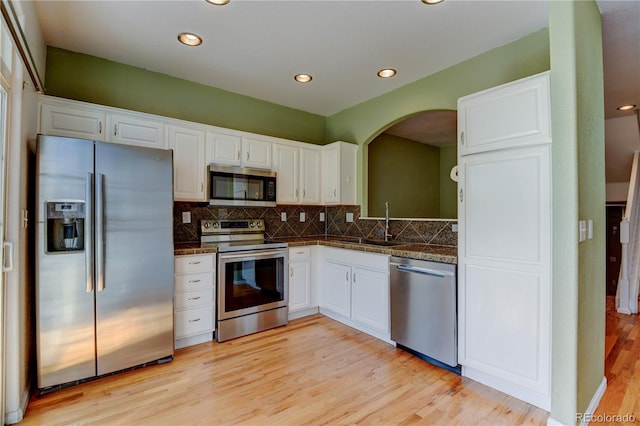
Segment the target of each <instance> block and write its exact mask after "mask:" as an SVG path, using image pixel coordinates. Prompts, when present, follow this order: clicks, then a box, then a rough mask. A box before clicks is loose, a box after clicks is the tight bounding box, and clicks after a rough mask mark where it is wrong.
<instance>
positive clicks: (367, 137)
mask: <svg viewBox="0 0 640 426" xmlns="http://www.w3.org/2000/svg"><path fill="white" fill-rule="evenodd" d="M548 69H549V32H548V30H547V29H542V30H540V31H538V32H535V33H533V34H530V35H528V36H526V37H523V38H521V39H519V40H516V41H514V42H511V43H509V44H506V45H504V46H501V47H498V48H496V49H493V50H490V51H488V52H486V53H483V54H481V55H479V56H476V57H474V58H471V59H469V60H467V61H464V62H461V63H459V64H456V65H453V66H451V67H449V68H446V69H444V70H442V71H440V72H437V73H435V74H432V75H430V76H427V77H425V78H423V79H421V80H418V81H415V82H413V83H411V84H407V85H405V86H402V87H400V88H398V89H396V90H394V91H391V92H389V93H387V94H385V95H382V96H379V97H376V98H373V99H370V100H368V101H366V102H363V103H361V104H358V105H356V106H354V107H351V108H348V109H345V110H343V111H341V112H339V113H337V114H335V115H332V116H330V117H328V118H327V141H334V140H342V141H346V142H351V143H357V144H358V145H360V146H361V147H362V149H361V150H359V154H358V162H357V164H358V176H359V177H360V179H358V201H359V202H360V203H361V205H362V210H363V214H367V208H368V203H367V200H366V197H364V194H367V191H368V189H367V183H366V180H365V179H362V177H364V176H367V161H366V158H367V155H368V147H367V144H368V143H369V141H371V140H372V139H373V138H374V137H375V136H377V135H378V134H380V133H381V132H382V131H383V130H385V129H386V128H388V127H390V126H392V125H393V124H395V123H397V122H398V121H401V120H402V119H404V118H406V117H409V116H411V115H415V114H416V113H418V112H422V111H429V110H441V109H449V110H456V109H457V99H458V98H459V97H461V96H464V95H468V94H470V93H475V92H477V91H480V90H483V89H487V88H490V87H494V86H497V85H499V84H503V83H507V82H509V81H513V80H517V79H519V78H522V77H527V76H529V75H533V74H537V73H540V72H543V71H547V70H548Z"/></svg>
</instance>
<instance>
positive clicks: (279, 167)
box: [273, 143, 320, 204]
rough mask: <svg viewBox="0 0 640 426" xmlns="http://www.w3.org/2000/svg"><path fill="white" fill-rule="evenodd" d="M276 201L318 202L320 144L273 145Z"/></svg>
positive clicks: (295, 202) (294, 202) (293, 202)
mask: <svg viewBox="0 0 640 426" xmlns="http://www.w3.org/2000/svg"><path fill="white" fill-rule="evenodd" d="M273 156H274V161H273V168H274V170H275V171H276V172H277V173H278V180H277V184H278V188H277V198H278V203H282V204H284V203H290V204H319V203H320V147H318V148H313V147H305V148H299V147H297V146H293V145H284V144H277V143H276V144H274V147H273Z"/></svg>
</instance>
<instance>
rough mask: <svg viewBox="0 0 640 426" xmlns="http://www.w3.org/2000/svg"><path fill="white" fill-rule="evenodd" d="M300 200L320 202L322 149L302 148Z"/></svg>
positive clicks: (312, 202) (306, 202) (311, 202)
mask: <svg viewBox="0 0 640 426" xmlns="http://www.w3.org/2000/svg"><path fill="white" fill-rule="evenodd" d="M300 188H301V190H302V193H301V194H300V201H301V202H302V203H305V204H317V203H319V202H320V151H319V150H314V149H307V148H302V149H300Z"/></svg>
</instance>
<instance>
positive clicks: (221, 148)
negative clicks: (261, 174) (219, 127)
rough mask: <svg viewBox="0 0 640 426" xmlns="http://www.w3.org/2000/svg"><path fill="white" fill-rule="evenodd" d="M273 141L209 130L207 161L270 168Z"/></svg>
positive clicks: (227, 164) (236, 165) (209, 162)
mask: <svg viewBox="0 0 640 426" xmlns="http://www.w3.org/2000/svg"><path fill="white" fill-rule="evenodd" d="M271 149H272V143H271V142H269V141H264V140H260V139H256V138H249V137H246V136H240V135H233V134H223V133H218V132H207V163H208V164H212V163H215V164H222V165H226V166H235V167H248V168H253V169H267V170H270V169H271V166H272V158H271V155H272V153H271Z"/></svg>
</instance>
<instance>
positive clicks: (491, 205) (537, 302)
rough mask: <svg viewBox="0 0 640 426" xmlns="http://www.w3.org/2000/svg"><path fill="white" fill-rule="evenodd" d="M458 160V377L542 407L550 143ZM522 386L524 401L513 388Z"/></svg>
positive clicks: (546, 372) (546, 375)
mask: <svg viewBox="0 0 640 426" xmlns="http://www.w3.org/2000/svg"><path fill="white" fill-rule="evenodd" d="M459 161H460V164H459V173H460V178H459V179H460V180H459V183H458V185H459V191H460V193H459V194H458V195H459V207H458V209H459V210H458V211H459V212H460V215H459V221H458V226H459V228H458V229H459V251H458V262H459V266H458V280H459V281H458V283H459V287H458V289H459V292H458V303H459V324H458V331H459V336H460V340H459V361H460V364H462V365H463V366H464V367H463V368H464V371H463V374H465V375H466V376H468V377H471V378H472V379H475V380H479V381H482V379H481V377H484V378H487V377H493V378H496V379H498V380H499V381H501V383H509V384H510V385H509V386H508V388H506V387H502V388H499V389H501V390H503V391H505V392H507V393H509V394H512V395H515V396H518V395H520V396H519V397H520V398H521V399H525V400H527V401H528V402H531V403H534V404H536V405H540V406H543V405H546V404H545V403H544V402H539V401H544V400H545V398H546V395H548V392H549V386H550V384H549V381H550V327H551V324H550V318H551V315H550V307H551V303H550V292H551V286H550V281H549V280H550V278H549V277H550V253H551V241H550V235H551V206H550V198H551V197H550V146H549V145H540V146H535V147H530V148H517V149H509V150H503V151H493V152H487V153H482V154H475V155H468V156H463V157H460V159H459ZM491 385H493V386H494V387H495V386H496V385H495V384H493V383H491ZM523 388H524V389H527V390H528V391H529V392H530V394H529V396H527V395H526V394H518V393H517V392H516V390H514V389H523ZM531 395H535V396H531Z"/></svg>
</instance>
